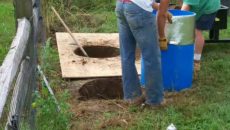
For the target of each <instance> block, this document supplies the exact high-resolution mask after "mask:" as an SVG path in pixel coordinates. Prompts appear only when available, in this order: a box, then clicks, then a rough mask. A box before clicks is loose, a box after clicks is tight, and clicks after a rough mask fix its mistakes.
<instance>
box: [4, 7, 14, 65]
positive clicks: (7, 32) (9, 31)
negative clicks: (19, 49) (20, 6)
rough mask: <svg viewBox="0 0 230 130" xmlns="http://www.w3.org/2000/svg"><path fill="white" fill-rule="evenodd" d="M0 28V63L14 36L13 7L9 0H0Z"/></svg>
mask: <svg viewBox="0 0 230 130" xmlns="http://www.w3.org/2000/svg"><path fill="white" fill-rule="evenodd" d="M0 30H1V31H0V65H1V64H2V62H3V60H4V58H5V56H6V54H7V52H8V51H9V47H10V44H11V42H12V39H13V37H14V36H15V21H14V9H13V4H12V3H10V2H0Z"/></svg>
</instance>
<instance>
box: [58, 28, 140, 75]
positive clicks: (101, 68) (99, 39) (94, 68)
mask: <svg viewBox="0 0 230 130" xmlns="http://www.w3.org/2000/svg"><path fill="white" fill-rule="evenodd" d="M73 35H74V37H75V38H76V39H77V41H78V42H79V43H80V44H81V45H82V46H96V45H98V46H110V47H116V48H119V37H118V34H117V33H74V34H73ZM56 40H57V45H58V52H59V58H60V64H61V71H62V77H63V78H92V77H113V76H121V61H120V56H119V55H118V56H116V57H112V58H88V57H83V56H79V55H76V54H75V52H74V51H75V50H76V49H78V46H77V45H76V44H74V41H73V40H72V38H71V37H70V35H69V34H68V33H62V32H57V33H56ZM95 51H96V50H95ZM136 67H137V70H138V73H139V74H140V59H139V58H137V61H136Z"/></svg>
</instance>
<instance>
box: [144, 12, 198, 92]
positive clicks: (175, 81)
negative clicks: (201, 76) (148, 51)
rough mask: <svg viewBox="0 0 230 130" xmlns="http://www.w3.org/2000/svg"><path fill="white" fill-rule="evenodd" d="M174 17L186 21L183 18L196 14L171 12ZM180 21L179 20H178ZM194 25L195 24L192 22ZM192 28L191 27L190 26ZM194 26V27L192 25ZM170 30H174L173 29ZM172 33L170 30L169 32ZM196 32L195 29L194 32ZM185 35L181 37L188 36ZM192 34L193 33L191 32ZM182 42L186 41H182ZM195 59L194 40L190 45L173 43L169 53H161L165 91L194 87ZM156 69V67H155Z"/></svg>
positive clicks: (169, 47) (170, 45) (169, 46)
mask: <svg viewBox="0 0 230 130" xmlns="http://www.w3.org/2000/svg"><path fill="white" fill-rule="evenodd" d="M170 12H171V13H172V14H173V15H174V17H175V16H179V17H181V18H183V19H184V17H183V16H185V17H187V18H189V17H194V19H195V14H194V13H192V12H188V11H180V10H171V11H170ZM190 19H191V18H190ZM178 20H179V18H178ZM191 23H192V24H194V23H193V22H191ZM175 25H176V24H175ZM188 26H190V25H188ZM191 26H194V25H191ZM175 27H177V26H175ZM170 29H174V28H173V27H171V28H170ZM169 31H170V30H169ZM192 31H194V29H193V30H192ZM184 33H185V34H181V33H180V34H181V35H186V32H184ZM189 33H190V34H191V32H189ZM182 41H184V40H183V39H182ZM193 57H194V38H193V42H192V43H190V44H188V43H186V44H183V43H182V44H175V42H171V41H170V44H169V45H168V50H167V51H161V61H162V75H163V84H164V89H165V90H167V91H180V90H182V89H186V88H190V87H191V86H192V78H193ZM141 64H142V65H141V84H142V86H144V85H145V77H144V70H145V68H144V65H143V64H144V63H143V60H142V61H141ZM153 67H154V66H153Z"/></svg>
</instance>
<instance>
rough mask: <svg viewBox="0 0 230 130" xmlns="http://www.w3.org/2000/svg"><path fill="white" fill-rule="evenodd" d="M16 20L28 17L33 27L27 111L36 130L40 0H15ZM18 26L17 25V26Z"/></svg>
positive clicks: (28, 53)
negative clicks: (32, 108) (35, 107)
mask: <svg viewBox="0 0 230 130" xmlns="http://www.w3.org/2000/svg"><path fill="white" fill-rule="evenodd" d="M14 7H15V18H16V19H18V18H21V17H26V18H27V19H28V20H29V21H30V22H31V25H32V31H31V34H30V39H29V44H28V49H27V55H28V56H29V57H30V58H31V60H30V66H31V67H32V74H31V77H30V81H29V88H28V92H27V95H26V101H25V104H26V105H25V110H24V111H27V112H28V113H27V115H28V116H29V118H28V119H29V124H30V127H31V129H35V119H34V118H35V115H34V111H33V110H31V103H32V100H33V97H32V93H33V92H34V90H35V89H36V87H37V82H36V80H37V77H36V67H37V42H38V20H39V18H40V0H14ZM16 26H17V25H16Z"/></svg>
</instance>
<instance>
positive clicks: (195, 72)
mask: <svg viewBox="0 0 230 130" xmlns="http://www.w3.org/2000/svg"><path fill="white" fill-rule="evenodd" d="M200 68H201V63H200V61H196V60H194V70H193V79H194V80H197V78H198V73H199V71H200Z"/></svg>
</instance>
